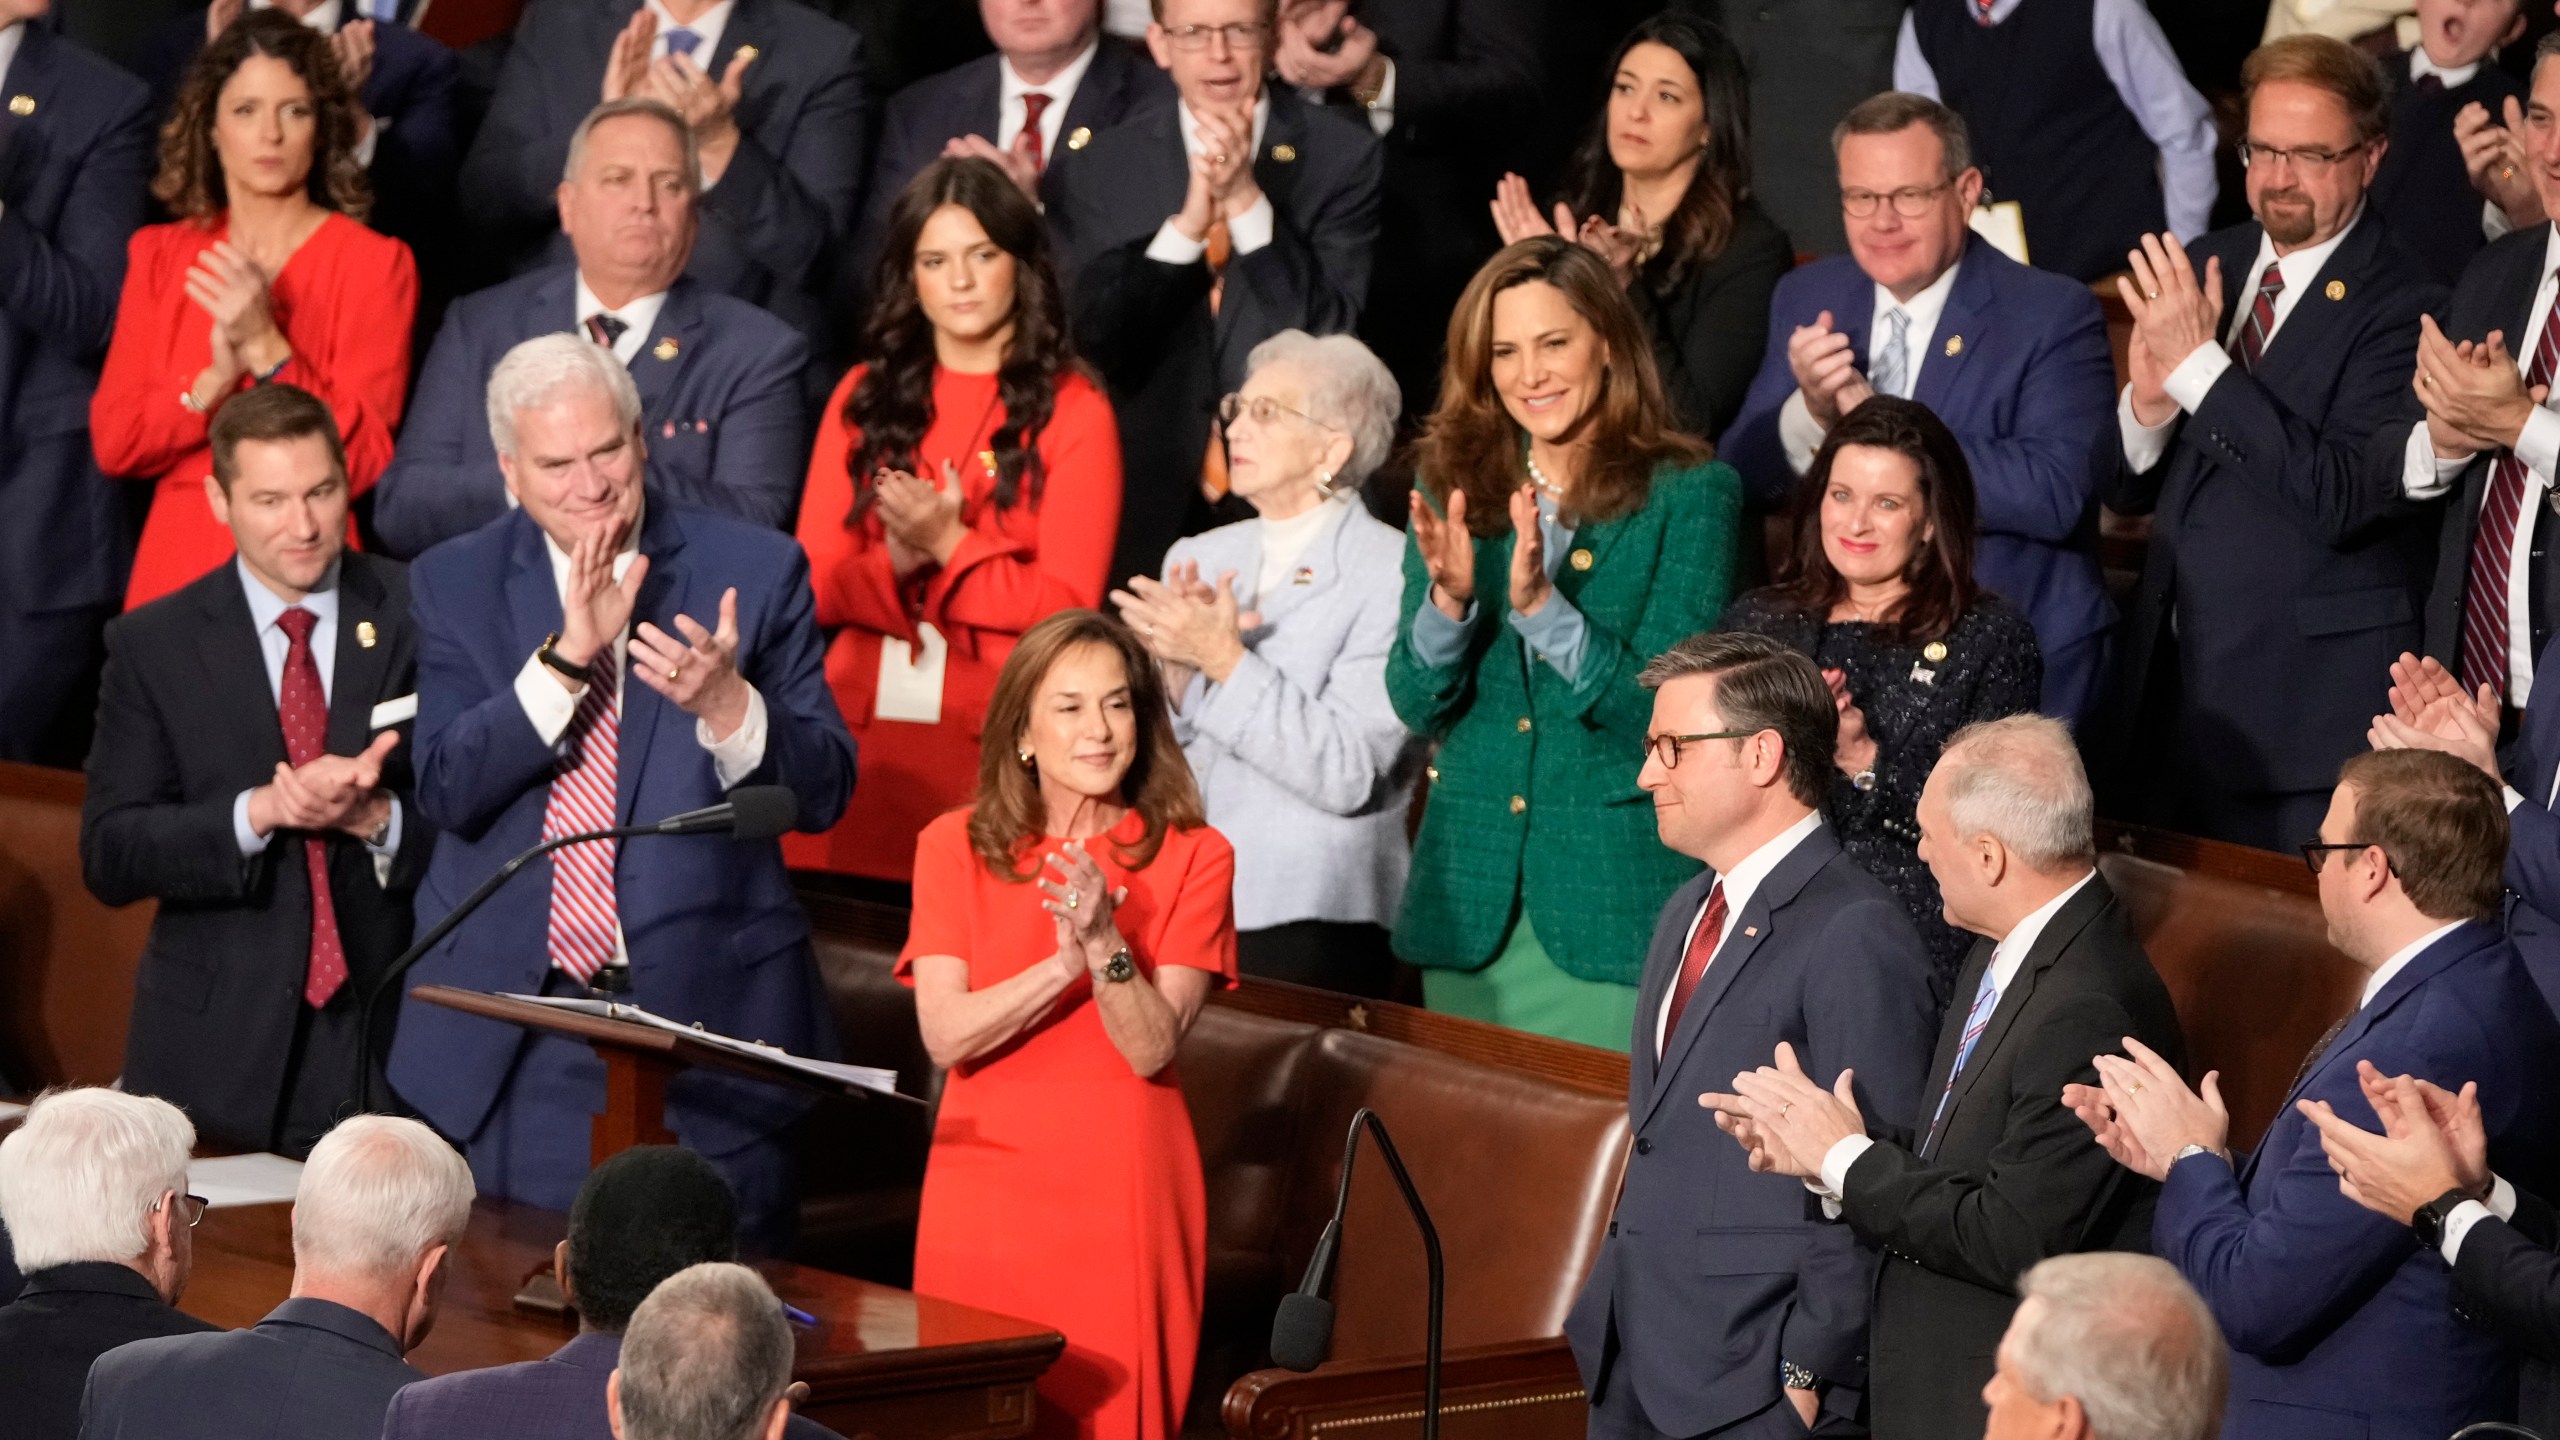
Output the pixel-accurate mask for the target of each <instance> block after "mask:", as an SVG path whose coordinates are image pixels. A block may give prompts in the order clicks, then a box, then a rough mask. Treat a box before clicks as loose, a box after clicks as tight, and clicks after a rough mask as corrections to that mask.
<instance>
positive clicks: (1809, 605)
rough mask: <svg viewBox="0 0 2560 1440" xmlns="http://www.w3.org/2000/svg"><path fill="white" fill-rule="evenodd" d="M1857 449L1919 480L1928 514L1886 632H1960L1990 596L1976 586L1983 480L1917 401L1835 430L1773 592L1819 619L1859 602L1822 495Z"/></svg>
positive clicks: (1807, 475)
mask: <svg viewBox="0 0 2560 1440" xmlns="http://www.w3.org/2000/svg"><path fill="white" fill-rule="evenodd" d="M1848 445H1864V446H1866V447H1868V448H1869V449H1874V450H1890V451H1892V452H1893V453H1894V454H1896V455H1899V456H1901V457H1902V458H1904V459H1906V460H1908V461H1910V462H1911V466H1912V468H1913V469H1914V470H1916V471H1918V472H1919V475H1920V513H1921V516H1922V518H1923V520H1924V521H1925V522H1926V523H1927V524H1928V526H1929V532H1930V534H1929V538H1928V539H1927V540H1925V541H1923V542H1922V543H1921V544H1920V545H1919V546H1917V547H1916V548H1914V549H1913V550H1912V552H1911V559H1910V562H1909V563H1908V564H1906V565H1905V566H1904V567H1903V571H1902V578H1903V582H1904V583H1905V584H1907V585H1909V586H1910V587H1911V589H1910V593H1908V594H1907V595H1905V596H1904V597H1903V600H1902V603H1901V604H1900V605H1898V606H1896V607H1895V608H1894V611H1893V613H1892V614H1890V615H1888V616H1886V617H1884V618H1883V619H1882V620H1880V621H1878V622H1877V624H1878V626H1879V627H1880V628H1881V629H1882V630H1883V631H1884V633H1885V634H1886V635H1887V636H1889V637H1890V638H1892V639H1894V640H1895V641H1897V642H1898V643H1904V644H1908V643H1910V642H1913V641H1925V640H1936V639H1939V638H1941V637H1943V636H1944V635H1946V633H1947V632H1948V631H1950V630H1953V629H1955V628H1956V622H1958V621H1960V620H1962V619H1963V618H1964V617H1965V612H1966V611H1968V610H1971V609H1972V608H1973V602H1974V598H1975V596H1976V595H1977V594H1979V593H1980V591H1979V587H1977V586H1976V585H1975V584H1974V581H1973V526H1974V503H1973V471H1972V470H1971V469H1970V468H1968V467H1967V466H1966V465H1965V463H1964V447H1962V446H1960V445H1958V444H1957V443H1956V437H1955V432H1953V431H1951V430H1949V429H1948V428H1947V424H1946V422H1945V421H1943V420H1940V419H1939V418H1938V417H1937V415H1936V414H1935V413H1934V412H1932V411H1931V410H1930V409H1929V407H1928V406H1926V405H1922V404H1920V403H1918V402H1917V401H1912V400H1898V399H1895V398H1894V397H1893V396H1891V395H1877V396H1874V397H1872V398H1870V399H1868V400H1866V401H1864V402H1863V403H1861V404H1860V405H1859V406H1858V408H1857V409H1855V410H1852V411H1850V412H1849V413H1848V414H1847V415H1844V416H1842V417H1841V419H1840V423H1839V424H1837V425H1834V426H1832V427H1831V433H1830V434H1829V435H1827V436H1825V437H1824V438H1823V441H1822V449H1821V450H1820V451H1819V452H1818V453H1816V454H1815V455H1814V457H1813V465H1812V467H1811V468H1810V469H1807V470H1806V471H1805V472H1804V478H1803V479H1802V480H1800V481H1797V482H1796V493H1795V498H1794V509H1793V512H1792V514H1791V516H1790V518H1791V520H1792V522H1793V525H1794V529H1795V546H1794V550H1793V553H1791V554H1790V555H1788V556H1787V559H1786V563H1785V564H1784V565H1783V566H1782V567H1781V569H1780V570H1779V573H1778V576H1777V583H1776V585H1774V586H1773V587H1772V588H1773V589H1775V590H1777V591H1778V593H1779V594H1781V595H1783V596H1785V597H1786V600H1787V602H1788V603H1789V604H1791V605H1794V606H1796V607H1798V608H1800V609H1803V610H1807V611H1810V612H1811V613H1813V614H1815V615H1817V616H1819V615H1828V614H1830V613H1831V607H1832V606H1834V605H1837V604H1839V603H1840V600H1841V597H1843V596H1845V595H1847V594H1848V593H1849V582H1848V581H1846V580H1843V579H1841V578H1840V572H1839V571H1837V570H1834V569H1832V568H1831V557H1830V556H1828V555H1826V554H1824V553H1823V550H1822V493H1823V492H1824V491H1825V490H1828V489H1829V488H1831V466H1832V462H1833V461H1835V460H1837V459H1838V458H1839V456H1840V451H1841V448H1842V447H1844V446H1848Z"/></svg>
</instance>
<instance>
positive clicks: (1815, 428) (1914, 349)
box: [1778, 201, 1964, 475]
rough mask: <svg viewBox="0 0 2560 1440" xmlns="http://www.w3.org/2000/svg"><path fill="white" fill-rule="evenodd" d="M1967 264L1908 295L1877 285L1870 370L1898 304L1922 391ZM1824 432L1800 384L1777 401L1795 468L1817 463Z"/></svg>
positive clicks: (1908, 366) (1915, 388) (1782, 436)
mask: <svg viewBox="0 0 2560 1440" xmlns="http://www.w3.org/2000/svg"><path fill="white" fill-rule="evenodd" d="M1885 203H1887V204H1891V203H1892V202H1891V201H1887V202H1885ZM1963 269H1964V264H1963V262H1962V261H1958V262H1957V263H1955V264H1953V265H1950V266H1948V267H1947V273H1945V274H1943V275H1941V276H1939V277H1938V278H1937V279H1935V280H1932V281H1930V282H1929V284H1928V285H1927V286H1926V287H1925V288H1924V289H1922V290H1921V291H1920V293H1919V294H1917V295H1914V296H1912V297H1911V298H1910V299H1908V300H1896V299H1894V298H1893V292H1892V291H1890V290H1887V289H1886V288H1884V287H1883V286H1881V285H1878V286H1876V287H1875V292H1876V310H1875V317H1874V319H1872V320H1870V321H1869V322H1868V324H1867V363H1866V366H1865V370H1866V373H1867V374H1869V375H1873V374H1874V373H1876V356H1877V355H1878V354H1879V353H1881V352H1882V351H1883V349H1884V344H1885V341H1886V340H1888V339H1890V338H1891V337H1892V333H1893V328H1892V326H1891V325H1890V324H1888V323H1887V322H1886V320H1885V317H1886V316H1887V315H1890V314H1892V313H1893V311H1895V310H1896V309H1899V310H1901V311H1902V313H1903V315H1904V316H1905V317H1907V319H1906V321H1905V328H1904V330H1903V339H1902V344H1903V353H1904V356H1905V373H1906V374H1907V375H1908V376H1909V380H1910V386H1911V393H1912V394H1914V395H1917V394H1919V393H1920V370H1921V366H1922V365H1923V364H1924V363H1925V362H1926V361H1927V360H1928V358H1929V342H1930V341H1932V340H1934V339H1936V338H1937V334H1938V321H1939V320H1940V319H1941V318H1943V317H1944V316H1945V315H1946V313H1947V297H1948V296H1949V295H1952V294H1954V293H1955V288H1956V276H1957V275H1958V274H1959V273H1961V272H1962V271H1963ZM1822 436H1823V429H1822V427H1821V426H1820V425H1818V424H1815V423H1814V419H1813V412H1812V411H1810V410H1808V409H1806V408H1805V403H1804V392H1803V391H1802V390H1798V391H1797V392H1795V393H1794V394H1792V395H1790V396H1788V397H1787V403H1786V404H1784V405H1781V406H1779V407H1778V440H1779V443H1780V444H1781V445H1783V446H1784V447H1785V449H1786V452H1787V464H1788V465H1790V466H1792V467H1794V469H1795V472H1796V473H1797V474H1799V475H1801V474H1803V473H1804V472H1805V471H1807V470H1810V469H1812V468H1813V454H1814V452H1815V451H1817V450H1819V449H1821V448H1822Z"/></svg>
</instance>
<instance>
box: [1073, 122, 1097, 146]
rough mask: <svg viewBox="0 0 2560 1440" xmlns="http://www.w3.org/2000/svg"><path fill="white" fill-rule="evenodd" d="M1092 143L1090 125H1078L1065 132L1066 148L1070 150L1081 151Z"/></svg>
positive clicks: (1091, 128)
mask: <svg viewBox="0 0 2560 1440" xmlns="http://www.w3.org/2000/svg"><path fill="white" fill-rule="evenodd" d="M1092 143H1093V127H1092V126H1090V125H1079V126H1077V127H1076V128H1074V129H1073V130H1070V131H1068V132H1067V148H1068V149H1070V150H1081V149H1083V148H1084V147H1086V146H1087V145H1090V144H1092Z"/></svg>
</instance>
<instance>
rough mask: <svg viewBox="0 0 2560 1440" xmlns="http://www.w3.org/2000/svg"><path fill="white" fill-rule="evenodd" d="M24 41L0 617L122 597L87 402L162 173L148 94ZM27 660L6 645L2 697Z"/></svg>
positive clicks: (6, 258)
mask: <svg viewBox="0 0 2560 1440" xmlns="http://www.w3.org/2000/svg"><path fill="white" fill-rule="evenodd" d="M24 36H25V38H24V39H22V40H21V41H20V42H19V44H18V56H17V59H16V60H14V61H12V62H11V63H10V65H9V68H8V71H7V73H6V74H0V97H5V99H6V100H11V101H14V100H16V99H19V98H21V97H23V98H24V99H25V100H26V102H27V106H28V108H27V113H25V114H23V115H21V114H18V113H17V110H16V108H15V107H13V106H12V105H10V104H6V103H0V513H6V514H7V515H8V516H9V517H10V520H9V523H8V524H7V525H4V526H0V617H7V616H14V615H21V614H31V613H36V612H41V611H49V610H57V609H62V610H67V609H76V608H81V607H101V606H103V607H112V606H113V605H114V604H115V602H116V600H117V599H118V598H119V597H120V596H121V595H122V594H123V593H124V563H125V558H126V556H128V555H129V554H130V553H131V548H132V547H131V546H130V545H129V544H128V543H127V542H126V539H125V535H124V523H123V519H122V516H121V515H120V514H119V512H118V506H117V496H116V493H115V491H114V490H113V489H112V488H111V487H109V486H108V484H107V483H106V481H105V480H104V479H102V478H101V477H100V476H99V474H98V467H97V462H96V461H95V459H94V458H92V456H91V454H90V449H89V436H88V430H89V395H90V392H92V391H94V390H96V389H97V388H98V362H99V361H100V360H101V359H102V358H103V357H104V356H105V354H106V349H107V337H108V335H109V334H110V333H111V332H112V330H113V329H114V326H115V315H116V297H117V295H118V294H120V293H121V292H122V291H123V288H124V266H125V247H126V242H127V241H129V240H130V239H132V237H133V231H134V228H135V227H136V226H137V225H139V224H141V223H142V207H143V201H144V198H145V196H146V193H147V191H148V190H149V188H150V184H151V173H152V168H153V166H154V164H155V163H156V161H155V156H154V153H153V148H152V135H151V116H150V111H149V108H148V107H149V104H150V98H149V95H148V93H147V92H146V91H145V90H144V89H143V87H142V84H141V82H139V81H137V80H135V79H134V78H133V77H132V76H130V75H127V74H125V73H124V72H123V71H121V70H118V69H116V68H115V67H114V66H112V65H109V64H108V63H106V62H105V61H103V60H101V59H99V58H97V57H96V56H94V55H92V54H90V53H89V52H88V51H86V50H83V49H81V48H80V47H79V46H77V45H74V44H72V43H71V42H70V41H67V40H63V39H60V38H58V37H57V36H55V35H54V34H53V33H52V32H51V31H49V30H47V29H46V28H45V27H44V26H43V25H41V24H36V25H29V26H27V27H26V29H25V31H24ZM5 624H6V621H5V619H0V627H5ZM5 633H6V631H5V629H4V628H0V634H5ZM17 648H18V647H13V646H10V645H7V644H0V694H5V693H8V692H9V691H10V689H11V686H10V684H9V682H8V680H7V678H6V673H7V672H8V671H9V669H10V667H11V666H13V665H16V664H20V663H25V658H26V657H25V656H24V654H23V652H21V653H20V654H19V655H18V656H17V657H16V658H12V654H11V652H12V651H13V650H15V649H17Z"/></svg>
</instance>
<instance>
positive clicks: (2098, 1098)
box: [2062, 1035, 2231, 1180]
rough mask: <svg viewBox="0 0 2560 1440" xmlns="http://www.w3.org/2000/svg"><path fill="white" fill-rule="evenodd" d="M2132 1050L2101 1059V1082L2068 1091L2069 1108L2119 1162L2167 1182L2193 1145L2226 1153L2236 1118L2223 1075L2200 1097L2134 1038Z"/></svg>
mask: <svg viewBox="0 0 2560 1440" xmlns="http://www.w3.org/2000/svg"><path fill="white" fill-rule="evenodd" d="M2124 1048H2125V1051H2126V1054H2125V1055H2100V1056H2098V1057H2096V1061H2095V1063H2096V1065H2097V1069H2098V1079H2099V1083H2098V1084H2096V1085H2065V1086H2063V1087H2062V1103H2063V1105H2064V1107H2065V1108H2067V1109H2069V1110H2070V1111H2071V1112H2072V1113H2073V1114H2076V1115H2078V1116H2079V1117H2080V1120H2081V1123H2083V1124H2085V1125H2087V1126H2088V1127H2089V1129H2090V1131H2091V1133H2093V1134H2095V1135H2096V1136H2097V1137H2098V1143H2099V1144H2100V1145H2102V1146H2104V1147H2106V1151H2107V1153H2108V1154H2109V1155H2111V1156H2113V1157H2114V1158H2115V1161H2116V1163H2117V1164H2119V1165H2122V1166H2123V1167H2125V1168H2126V1169H2128V1170H2131V1171H2133V1172H2134V1173H2136V1174H2138V1175H2147V1176H2149V1177H2150V1178H2152V1179H2154V1180H2165V1179H2167V1178H2168V1176H2169V1165H2170V1162H2171V1161H2173V1160H2175V1159H2176V1158H2177V1154H2178V1152H2179V1151H2181V1150H2184V1149H2185V1148H2187V1147H2188V1146H2190V1145H2201V1146H2203V1147H2204V1148H2205V1149H2207V1150H2214V1151H2220V1150H2222V1148H2223V1142H2224V1140H2225V1139H2226V1138H2227V1137H2228V1136H2229V1135H2230V1133H2231V1114H2230V1112H2229V1111H2228V1110H2227V1109H2225V1108H2224V1106H2223V1103H2222V1075H2221V1072H2219V1071H2213V1070H2208V1071H2206V1072H2205V1077H2204V1092H2203V1093H2202V1094H2201V1095H2199V1094H2197V1093H2196V1092H2195V1091H2193V1090H2190V1089H2188V1088H2187V1082H2186V1081H2185V1079H2184V1078H2182V1077H2181V1076H2180V1075H2179V1074H2178V1067H2176V1066H2174V1065H2172V1064H2170V1063H2169V1062H2168V1061H2166V1060H2164V1059H2162V1058H2161V1057H2160V1054H2159V1052H2158V1051H2155V1050H2153V1049H2152V1048H2151V1047H2150V1046H2148V1045H2145V1044H2143V1043H2142V1042H2141V1041H2139V1040H2136V1039H2134V1038H2133V1037H2132V1036H2130V1035H2128V1036H2126V1037H2125V1040H2124ZM2128 1057H2130V1058H2128Z"/></svg>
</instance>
